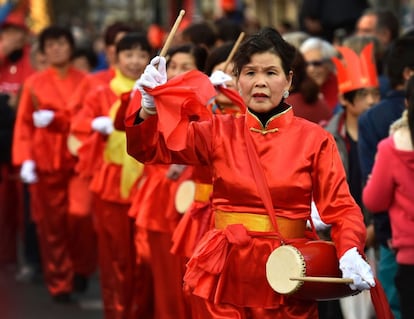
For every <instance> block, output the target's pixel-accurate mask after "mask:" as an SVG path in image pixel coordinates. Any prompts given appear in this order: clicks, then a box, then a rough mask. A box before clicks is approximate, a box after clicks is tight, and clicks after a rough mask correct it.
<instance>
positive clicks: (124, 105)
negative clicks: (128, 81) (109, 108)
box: [114, 91, 138, 131]
mask: <svg viewBox="0 0 414 319" xmlns="http://www.w3.org/2000/svg"><path fill="white" fill-rule="evenodd" d="M137 92H138V91H137ZM120 99H121V105H120V106H119V109H118V112H116V116H115V121H114V127H115V129H116V130H118V131H125V123H124V121H125V118H126V116H127V111H128V106H129V102H130V101H131V92H126V93H123V94H121V97H120Z"/></svg>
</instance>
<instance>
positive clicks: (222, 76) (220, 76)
mask: <svg viewBox="0 0 414 319" xmlns="http://www.w3.org/2000/svg"><path fill="white" fill-rule="evenodd" d="M209 79H210V82H211V83H212V84H213V85H215V86H220V85H221V86H224V87H226V82H228V81H231V80H233V78H232V77H231V76H230V75H228V74H226V73H224V72H223V71H220V70H217V71H214V72H213V74H211V75H210V77H209Z"/></svg>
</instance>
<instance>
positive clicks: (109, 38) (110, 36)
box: [104, 21, 132, 46]
mask: <svg viewBox="0 0 414 319" xmlns="http://www.w3.org/2000/svg"><path fill="white" fill-rule="evenodd" d="M131 31H132V27H130V26H129V25H128V24H125V23H124V22H119V21H118V22H114V23H113V24H111V25H109V26H108V27H107V28H106V29H105V33H104V41H105V45H106V46H109V45H114V44H115V40H116V37H117V35H118V34H119V33H120V32H125V33H127V32H131Z"/></svg>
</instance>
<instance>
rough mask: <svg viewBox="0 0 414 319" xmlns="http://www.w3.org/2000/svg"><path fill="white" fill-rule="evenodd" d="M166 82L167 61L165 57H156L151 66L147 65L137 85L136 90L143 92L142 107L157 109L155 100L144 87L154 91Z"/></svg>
mask: <svg viewBox="0 0 414 319" xmlns="http://www.w3.org/2000/svg"><path fill="white" fill-rule="evenodd" d="M157 64H158V66H157ZM166 82H167V69H166V60H165V58H164V57H160V56H156V57H155V58H153V59H152V60H151V62H150V64H148V65H147V67H146V68H145V71H144V73H142V75H141V77H140V78H139V79H138V80H137V82H136V83H135V88H136V89H138V90H139V91H140V92H141V96H142V100H141V104H142V106H144V107H146V108H147V109H154V108H155V103H154V98H153V97H152V96H151V95H150V94H148V93H147V92H146V91H145V90H144V87H147V88H150V89H153V88H155V87H157V86H159V85H163V84H165V83H166Z"/></svg>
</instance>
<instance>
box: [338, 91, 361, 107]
mask: <svg viewBox="0 0 414 319" xmlns="http://www.w3.org/2000/svg"><path fill="white" fill-rule="evenodd" d="M360 90H364V89H356V90H352V91H348V92H345V93H343V94H342V96H343V98H344V100H346V101H348V102H349V103H351V104H354V101H355V97H356V96H357V94H358V91H360Z"/></svg>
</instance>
